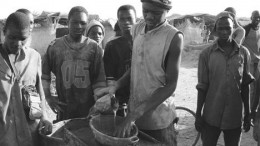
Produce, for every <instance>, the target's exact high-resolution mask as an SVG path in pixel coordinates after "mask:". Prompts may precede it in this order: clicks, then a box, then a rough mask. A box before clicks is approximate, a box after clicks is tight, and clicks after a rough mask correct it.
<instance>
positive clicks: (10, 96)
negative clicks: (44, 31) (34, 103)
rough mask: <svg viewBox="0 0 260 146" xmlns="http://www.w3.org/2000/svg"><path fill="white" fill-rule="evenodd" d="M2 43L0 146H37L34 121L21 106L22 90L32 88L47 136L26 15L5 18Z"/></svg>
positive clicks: (37, 64) (36, 56)
mask: <svg viewBox="0 0 260 146" xmlns="http://www.w3.org/2000/svg"><path fill="white" fill-rule="evenodd" d="M3 31H4V35H5V40H4V43H3V44H1V45H0V54H1V55H0V63H1V69H0V70H1V75H0V80H1V83H0V92H1V96H0V103H1V104H0V131H1V132H0V137H1V138H0V145H1V146H34V145H39V144H38V143H37V142H39V139H35V138H37V133H38V129H36V128H37V124H38V122H36V121H35V120H32V121H31V120H30V121H29V120H28V119H27V117H26V116H25V112H24V107H23V103H22V100H21V99H22V95H21V88H23V86H28V85H32V86H35V87H36V88H37V90H38V93H39V94H40V98H41V108H42V117H41V122H40V127H39V128H40V129H42V128H43V127H44V131H43V133H45V134H50V133H51V130H52V127H51V123H50V122H49V121H48V120H47V115H46V112H45V111H46V108H45V96H44V92H43V87H42V82H41V57H40V54H39V53H38V52H36V51H35V50H34V49H31V48H28V47H26V46H25V43H26V41H27V39H28V38H29V36H30V20H29V17H28V16H27V15H26V14H23V13H21V12H15V13H12V14H11V15H9V16H8V18H7V20H6V24H5V27H4V30H3Z"/></svg>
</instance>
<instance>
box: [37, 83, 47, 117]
mask: <svg viewBox="0 0 260 146" xmlns="http://www.w3.org/2000/svg"><path fill="white" fill-rule="evenodd" d="M37 89H38V93H39V95H40V98H41V108H42V119H46V118H47V113H46V110H47V108H46V100H45V94H44V90H43V86H42V80H39V83H38V84H37Z"/></svg>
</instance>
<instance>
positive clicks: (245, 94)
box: [241, 85, 250, 115]
mask: <svg viewBox="0 0 260 146" xmlns="http://www.w3.org/2000/svg"><path fill="white" fill-rule="evenodd" d="M249 89H250V87H249V85H244V86H242V90H241V96H242V101H243V104H244V112H245V113H244V114H245V115H248V114H249V113H250V105H249Z"/></svg>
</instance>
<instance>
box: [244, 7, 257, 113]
mask: <svg viewBox="0 0 260 146" xmlns="http://www.w3.org/2000/svg"><path fill="white" fill-rule="evenodd" d="M259 24H260V13H259V11H257V10H256V11H253V12H252V16H251V23H249V24H248V25H246V26H245V27H244V28H245V30H246V36H245V41H244V43H243V45H244V46H245V47H246V48H247V49H248V50H249V52H250V56H251V62H250V72H251V74H252V75H253V76H254V78H255V82H253V83H252V84H251V85H250V91H251V93H250V95H251V96H250V103H251V104H250V105H251V110H252V116H253V115H255V111H256V108H257V104H258V102H257V101H258V100H257V99H256V100H255V98H258V97H256V92H257V90H259V87H257V86H258V84H259V82H260V79H259V77H260V73H259V60H260V29H259V26H260V25H259ZM254 101H256V102H254Z"/></svg>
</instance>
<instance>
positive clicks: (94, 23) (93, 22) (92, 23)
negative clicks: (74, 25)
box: [86, 19, 105, 36]
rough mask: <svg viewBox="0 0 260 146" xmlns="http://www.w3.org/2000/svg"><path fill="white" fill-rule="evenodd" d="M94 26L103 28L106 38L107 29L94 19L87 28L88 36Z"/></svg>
mask: <svg viewBox="0 0 260 146" xmlns="http://www.w3.org/2000/svg"><path fill="white" fill-rule="evenodd" d="M94 26H99V27H101V29H102V31H103V35H104V36H105V28H104V26H103V25H102V24H101V23H100V22H99V21H97V20H95V19H93V20H91V21H90V22H89V24H88V26H87V29H86V36H88V33H89V31H90V29H91V28H92V27H94Z"/></svg>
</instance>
